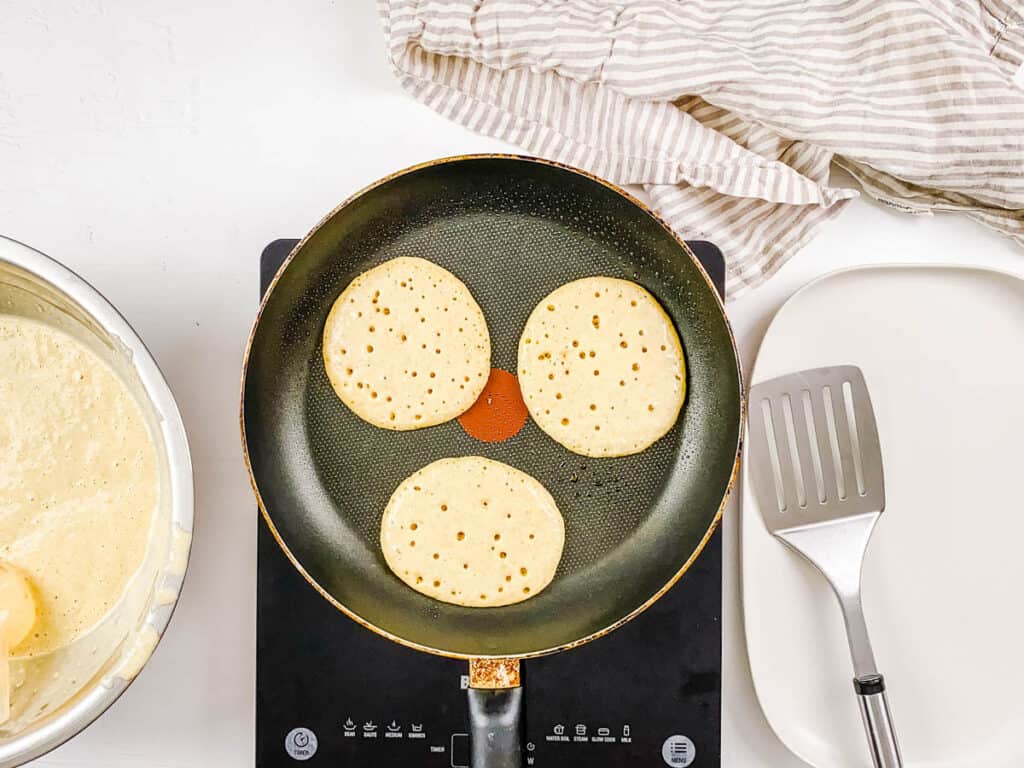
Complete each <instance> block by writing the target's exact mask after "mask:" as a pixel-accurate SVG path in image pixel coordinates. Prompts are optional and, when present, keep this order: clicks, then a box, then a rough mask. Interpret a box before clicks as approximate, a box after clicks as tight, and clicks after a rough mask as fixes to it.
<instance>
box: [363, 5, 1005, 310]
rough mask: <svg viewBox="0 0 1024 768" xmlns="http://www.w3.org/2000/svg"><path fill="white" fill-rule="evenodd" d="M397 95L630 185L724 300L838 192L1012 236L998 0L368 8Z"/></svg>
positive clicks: (757, 276) (839, 203) (819, 215)
mask: <svg viewBox="0 0 1024 768" xmlns="http://www.w3.org/2000/svg"><path fill="white" fill-rule="evenodd" d="M378 5H379V9H380V15H381V18H382V21H383V25H384V30H385V34H386V37H387V45H388V55H389V58H390V60H391V63H392V65H393V67H394V69H395V72H396V73H397V75H398V77H399V78H400V80H401V82H402V85H403V86H404V87H405V88H406V89H407V90H408V91H410V92H411V93H412V94H413V95H414V96H415V97H416V98H418V99H419V100H420V101H422V102H423V103H425V104H427V105H429V106H430V107H432V108H434V109H435V110H437V111H438V112H440V113H441V114H444V115H446V116H448V117H449V118H451V119H452V120H455V121H457V122H459V123H461V124H463V125H465V126H467V127H469V128H471V129H473V130H475V131H479V132H482V133H486V134H489V135H491V136H495V137H498V138H501V139H504V140H506V141H509V142H511V143H513V144H517V145H520V146H522V147H524V148H525V149H526V150H528V151H529V152H531V153H534V154H537V155H540V156H543V157H547V158H551V159H554V160H557V161H560V162H563V163H568V164H570V165H575V166H578V167H581V168H585V169H586V170H588V171H591V172H593V173H596V174H598V175H600V176H603V177H605V178H607V179H609V180H611V181H613V182H616V183H618V184H641V185H643V187H644V188H645V189H646V190H647V192H648V194H649V196H650V199H651V200H652V201H653V204H654V207H655V209H656V210H657V211H658V212H659V213H660V214H661V216H662V217H663V218H664V219H665V220H667V221H668V222H669V224H671V225H672V226H673V227H674V228H675V229H676V230H677V231H678V232H679V233H680V234H682V235H683V236H684V237H688V238H707V239H710V240H713V241H715V242H717V243H718V244H719V245H720V246H721V247H722V249H723V250H724V251H725V253H726V254H727V257H728V259H729V285H730V291H731V295H732V296H736V295H739V294H740V293H742V292H743V291H745V290H746V289H749V288H751V287H753V286H756V285H758V284H759V283H761V282H762V281H763V280H765V279H766V278H767V277H768V276H769V275H771V274H772V273H773V272H775V271H776V270H777V269H778V268H779V267H780V266H781V265H782V264H783V263H784V262H785V260H786V259H787V258H789V257H790V256H792V255H793V253H794V252H796V251H797V250H798V249H799V248H800V246H801V245H803V244H804V243H805V242H807V240H808V239H809V238H810V237H811V236H812V235H813V234H814V232H815V231H816V230H817V228H818V227H819V226H820V225H821V224H822V223H823V222H824V221H826V220H827V219H829V218H831V217H832V216H834V215H836V214H837V213H838V212H839V211H840V210H841V209H842V208H843V206H844V204H845V203H846V201H848V200H849V199H850V198H852V197H855V196H856V194H857V192H856V191H854V190H852V189H844V188H837V187H833V186H830V185H829V168H830V165H831V164H832V162H835V163H836V164H837V165H839V166H841V167H843V168H845V169H846V170H847V171H849V172H850V173H851V174H852V175H853V176H854V177H855V178H856V179H857V181H858V182H859V183H860V184H861V186H862V187H863V189H864V190H865V191H867V192H868V194H870V195H872V196H873V197H875V198H877V199H878V200H880V201H882V202H884V203H887V204H889V205H891V206H892V207H894V208H896V209H898V210H901V211H906V212H909V213H931V212H932V211H961V212H964V213H966V214H967V215H968V216H970V217H971V218H973V219H976V220H978V221H980V222H982V223H983V224H986V225H988V226H990V227H992V228H994V229H997V230H999V231H1000V232H1003V233H1005V234H1006V235H1008V236H1010V237H1012V238H1013V239H1014V240H1016V241H1017V242H1018V243H1020V244H1022V245H1024V85H1021V84H1017V83H1015V82H1014V79H1015V77H1017V79H1018V80H1020V79H1022V77H1024V76H1021V75H1019V74H1018V73H1019V72H1020V71H1021V70H1022V66H1024V9H1022V8H1021V6H1020V5H1019V4H1017V3H1013V2H1010V1H1009V0H818V1H817V2H812V3H808V2H805V0H745V2H727V1H725V0H616V1H614V2H612V1H611V0H609V1H607V2H604V1H602V0H378Z"/></svg>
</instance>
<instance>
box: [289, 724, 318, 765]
mask: <svg viewBox="0 0 1024 768" xmlns="http://www.w3.org/2000/svg"><path fill="white" fill-rule="evenodd" d="M316 747H317V742H316V734H315V733H313V732H312V731H311V730H309V728H293V729H292V730H290V731H289V732H288V735H287V736H285V738H284V751H285V752H287V753H288V756H289V757H290V758H291V759H292V760H309V758H311V757H312V756H313V755H315V754H316Z"/></svg>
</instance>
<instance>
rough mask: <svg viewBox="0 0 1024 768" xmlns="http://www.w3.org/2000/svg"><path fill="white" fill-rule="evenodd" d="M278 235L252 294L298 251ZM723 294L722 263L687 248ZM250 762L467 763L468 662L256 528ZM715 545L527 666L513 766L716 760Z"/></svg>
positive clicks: (601, 767) (718, 644)
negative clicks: (604, 621) (632, 604)
mask: <svg viewBox="0 0 1024 768" xmlns="http://www.w3.org/2000/svg"><path fill="white" fill-rule="evenodd" d="M296 242H298V241H296V240H276V241H274V242H273V243H271V244H270V245H268V246H267V247H266V249H265V250H264V251H263V256H262V259H261V262H260V278H261V280H260V283H261V288H260V290H261V291H265V290H266V288H267V285H268V284H269V282H270V280H271V278H272V277H273V275H274V273H275V272H276V271H277V269H278V267H280V265H281V263H282V262H283V261H284V259H285V257H286V256H287V255H288V253H289V252H290V251H291V249H292V248H293V247H294V245H295V243H296ZM690 246H691V248H692V249H693V251H694V253H695V254H696V255H697V257H698V258H699V259H700V261H701V263H702V264H704V266H705V268H706V269H707V270H708V273H709V274H710V275H711V277H712V279H713V280H714V282H715V285H716V286H717V287H718V289H719V291H720V292H721V290H722V286H723V283H724V279H725V265H724V262H723V260H722V254H721V252H720V251H719V250H718V249H717V248H716V247H715V246H713V245H711V244H710V243H704V242H693V243H690ZM258 547H259V549H258V577H257V600H256V604H257V626H256V640H257V656H256V766H257V768H290V767H291V766H296V765H297V764H299V763H305V764H307V765H309V766H318V765H319V766H333V767H335V768H356V767H358V768H364V767H365V768H390V767H391V766H413V767H415V768H419V767H420V766H423V768H434V767H437V768H442V767H443V768H451V767H452V766H455V767H456V768H457V767H458V766H468V765H469V737H468V732H469V722H468V711H467V703H466V695H465V692H464V690H463V689H464V688H465V687H466V685H467V682H468V681H467V677H466V673H467V671H468V669H467V665H466V662H464V661H459V660H455V659H446V658H442V657H439V656H432V655H429V654H426V653H419V652H417V651H413V650H410V649H408V648H405V647H403V646H400V645H398V644H396V643H392V642H390V641H388V640H385V639H384V638H382V637H380V636H378V635H375V634H374V633H372V632H370V631H368V630H366V629H364V628H362V627H360V626H359V625H358V624H356V623H355V622H354V621H352V620H350V619H349V618H348V617H346V616H344V615H343V614H342V613H340V612H339V611H337V610H336V609H335V608H334V607H332V606H331V605H330V604H329V603H328V602H327V601H326V600H324V599H323V598H322V597H320V595H318V594H317V593H316V592H315V591H314V590H313V588H312V587H310V586H309V584H307V583H306V581H305V580H304V579H303V578H302V577H301V576H300V575H299V574H298V572H297V571H296V570H295V569H294V568H293V567H292V565H291V563H289V561H288V560H287V558H286V557H285V556H284V554H283V553H282V552H281V550H280V548H279V547H278V546H277V544H276V542H275V541H274V539H273V537H272V536H271V534H270V531H269V530H268V528H267V526H266V525H265V524H264V523H263V522H262V520H261V521H260V524H259V544H258ZM721 615H722V545H721V532H720V531H719V532H717V533H716V534H715V535H714V536H713V537H712V539H711V541H710V542H709V543H708V546H707V548H706V549H705V550H704V553H703V554H702V555H701V557H699V558H698V559H697V560H696V562H695V563H694V565H693V566H692V567H691V568H690V570H689V571H688V572H687V573H686V574H685V575H684V577H683V578H682V579H680V581H679V582H678V583H677V584H676V585H675V586H674V587H672V589H670V590H669V591H668V592H667V593H666V594H665V596H664V597H662V598H661V599H660V600H659V601H658V602H656V603H655V604H654V605H653V606H651V608H649V609H648V610H647V611H646V612H645V613H643V614H641V615H640V616H639V617H637V618H636V619H634V620H633V621H631V622H629V623H628V624H626V625H625V626H624V627H622V628H621V629H618V630H616V631H615V632H612V633H611V634H609V635H607V636H605V637H602V638H600V639H598V640H595V641H593V642H591V643H589V644H587V645H584V646H582V647H580V648H577V649H575V650H572V651H568V652H565V653H560V654H557V655H555V656H547V657H544V658H540V659H531V660H529V661H525V662H523V683H524V686H525V689H524V690H525V696H524V702H525V709H524V722H525V733H524V734H523V740H522V743H523V745H524V752H523V757H524V759H523V764H524V766H537V768H549V767H550V768H568V767H570V766H587V768H605V767H606V766H664V765H668V766H674V767H676V768H683V767H685V766H689V765H693V766H696V768H716V767H717V766H720V765H721V741H720V740H721V679H722V678H721V671H722V627H721Z"/></svg>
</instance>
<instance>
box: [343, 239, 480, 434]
mask: <svg viewBox="0 0 1024 768" xmlns="http://www.w3.org/2000/svg"><path fill="white" fill-rule="evenodd" d="M323 355H324V365H325V366H326V369H327V376H328V378H329V379H330V381H331V385H332V386H333V387H334V391H335V392H337V393H338V397H340V398H341V400H342V402H344V403H345V405H347V406H348V407H349V408H351V409H352V411H353V412H354V413H355V414H356V415H357V416H359V418H361V419H363V420H364V421H368V422H369V423H371V424H374V425H376V426H378V427H384V428H385V429H395V430H407V429H419V428H421V427H429V426H432V425H434V424H441V423H443V422H446V421H449V420H451V419H454V418H455V417H456V416H458V415H460V414H461V413H462V412H463V411H465V410H466V409H468V408H469V407H470V406H471V405H472V404H473V403H474V402H475V401H476V399H477V396H478V395H479V394H480V392H481V391H482V390H483V388H484V385H485V384H486V383H487V377H488V374H489V373H490V370H491V341H490V336H489V335H488V333H487V323H486V322H485V321H484V315H483V312H481V311H480V307H479V306H477V303H476V301H474V300H473V296H472V295H471V294H470V292H469V289H468V288H466V286H465V285H464V284H463V283H462V281H461V280H459V279H458V278H457V277H455V275H453V274H452V273H451V272H448V271H447V270H445V269H442V268H441V267H439V266H437V265H436V264H433V263H431V262H429V261H426V260H424V259H418V258H409V257H401V258H397V259H392V260H391V261H386V262H384V263H383V264H381V265H379V266H377V267H374V268H373V269H371V270H369V271H368V272H364V273H363V274H361V275H359V277H357V278H356V279H355V280H353V281H352V282H351V283H349V285H348V287H347V288H345V290H344V291H342V293H341V295H340V296H339V297H338V298H337V300H336V301H335V302H334V306H333V307H332V308H331V312H330V314H329V315H328V317H327V324H326V325H325V327H324V337H323Z"/></svg>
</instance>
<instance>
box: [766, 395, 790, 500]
mask: <svg viewBox="0 0 1024 768" xmlns="http://www.w3.org/2000/svg"><path fill="white" fill-rule="evenodd" d="M761 418H762V419H763V420H764V434H765V439H767V441H768V458H769V459H770V460H771V463H772V479H773V480H774V481H775V502H776V504H777V505H778V507H779V512H785V511H786V494H785V491H784V489H783V486H782V465H781V464H780V463H779V448H778V443H777V442H776V440H775V423H774V422H773V421H772V404H771V401H770V400H768V398H765V399H764V400H762V401H761Z"/></svg>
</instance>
